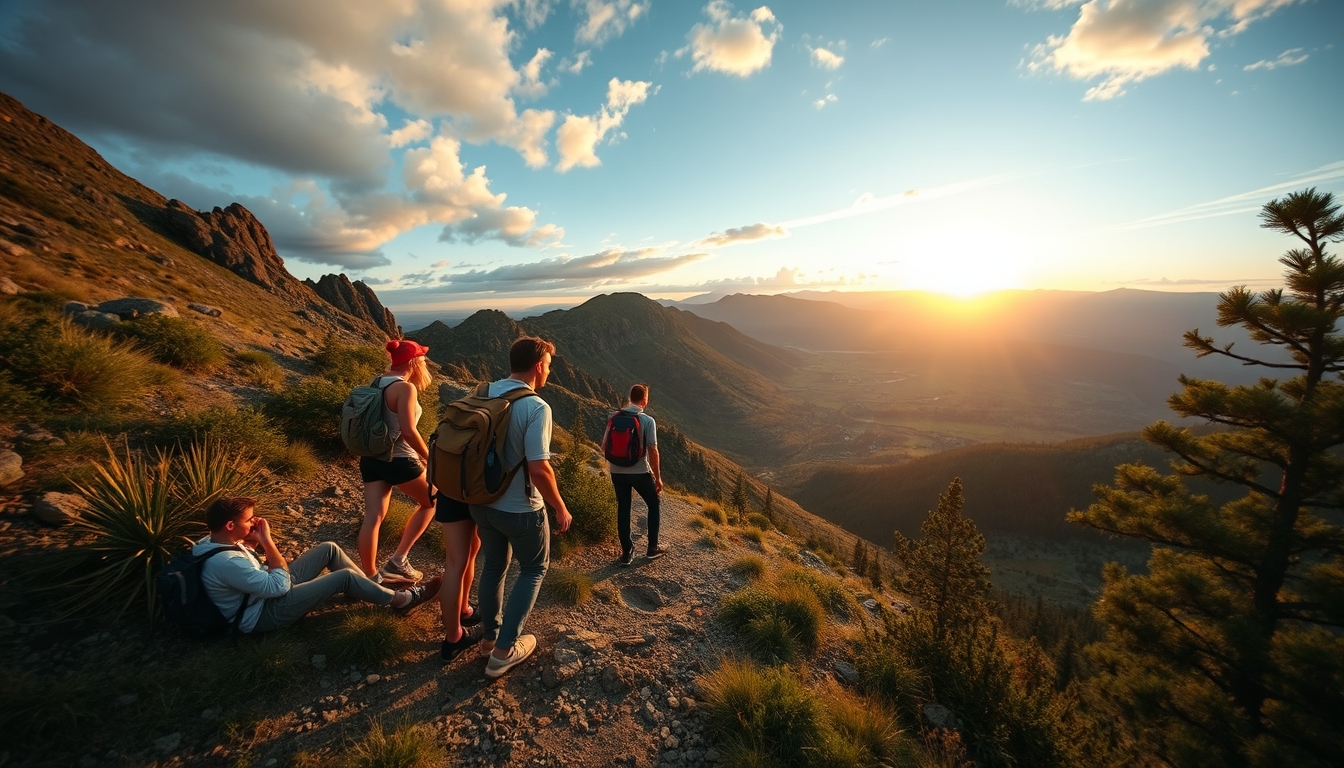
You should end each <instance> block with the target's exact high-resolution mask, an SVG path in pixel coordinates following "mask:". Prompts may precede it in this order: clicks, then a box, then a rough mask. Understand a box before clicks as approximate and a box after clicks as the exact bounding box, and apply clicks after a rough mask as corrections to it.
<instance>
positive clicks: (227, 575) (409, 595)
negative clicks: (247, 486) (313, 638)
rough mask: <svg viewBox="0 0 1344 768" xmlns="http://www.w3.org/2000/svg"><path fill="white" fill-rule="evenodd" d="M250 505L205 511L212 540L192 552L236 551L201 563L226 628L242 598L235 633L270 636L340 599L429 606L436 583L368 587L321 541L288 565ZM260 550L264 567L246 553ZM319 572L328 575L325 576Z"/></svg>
mask: <svg viewBox="0 0 1344 768" xmlns="http://www.w3.org/2000/svg"><path fill="white" fill-rule="evenodd" d="M256 506H257V501H256V499H249V498H247V497H243V496H238V497H233V498H222V499H219V500H218V501H216V502H215V503H213V504H211V505H210V508H209V509H207V510H206V511H205V525H206V527H207V528H209V529H210V535H209V536H207V537H205V538H203V539H201V540H200V541H198V542H196V544H195V546H193V547H192V552H194V553H195V554H197V555H202V554H205V553H206V552H209V551H210V550H212V549H215V548H217V547H220V546H232V545H239V548H238V550H237V551H229V552H220V553H219V554H217V555H215V556H213V557H211V558H210V559H208V560H206V561H205V565H204V567H203V569H202V571H201V582H202V584H204V585H205V592H206V594H207V595H209V596H210V599H211V601H213V602H214V604H215V607H217V608H219V612H220V613H221V614H223V615H224V617H225V618H227V619H229V621H230V622H231V623H232V622H233V620H234V618H235V616H236V615H237V613H238V611H239V608H240V607H241V606H242V605H243V598H244V597H245V596H246V597H247V598H248V599H247V607H246V609H245V610H243V615H242V617H241V619H240V620H239V621H238V630H239V631H240V632H271V631H273V630H277V629H281V628H283V627H287V626H289V625H291V624H293V623H294V622H296V621H298V620H299V619H301V618H303V616H304V614H306V613H308V612H309V611H311V610H313V609H314V608H317V607H318V606H320V605H322V604H323V603H325V602H327V601H328V600H330V599H331V598H332V597H334V596H335V595H338V594H342V593H344V594H346V595H348V596H350V597H354V598H358V599H360V600H363V601H365V602H369V603H373V604H375V605H390V606H392V609H393V610H395V611H397V612H398V613H401V614H403V615H404V614H408V613H410V612H411V611H413V610H415V609H416V608H417V607H419V606H420V605H423V604H424V603H425V602H427V601H429V600H433V599H434V598H435V597H436V596H437V595H438V593H439V585H440V582H441V577H438V576H435V577H434V578H433V579H430V580H428V581H426V582H425V583H424V584H421V585H420V586H418V587H412V588H410V589H402V590H398V591H396V592H393V591H392V590H390V589H388V588H387V587H384V586H381V585H379V584H376V583H374V582H373V581H372V580H370V579H369V578H368V577H366V576H365V575H364V574H363V573H362V572H361V571H360V570H359V568H358V567H357V566H356V565H355V564H354V562H353V561H351V560H350V558H349V557H347V556H346V554H345V552H343V551H342V550H341V548H340V547H338V546H336V544H335V543H334V542H330V541H324V542H322V543H321V544H318V545H317V546H315V547H313V548H312V549H310V550H308V551H307V552H304V553H303V554H302V555H299V556H298V557H297V558H295V559H294V562H293V563H286V562H285V558H284V556H283V555H281V554H280V550H279V549H278V548H277V547H276V546H275V541H274V540H272V539H271V529H270V526H269V525H268V524H267V522H266V521H265V520H264V519H262V518H260V517H257V516H256ZM256 546H260V547H261V549H262V552H263V553H264V554H265V555H266V567H265V568H263V567H262V565H261V562H260V561H259V560H258V559H257V555H256V553H255V552H253V550H252V548H253V547H256ZM323 571H330V572H329V573H326V574H323V573H322V572H323Z"/></svg>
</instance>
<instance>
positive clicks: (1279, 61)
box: [1242, 48, 1309, 72]
mask: <svg viewBox="0 0 1344 768" xmlns="http://www.w3.org/2000/svg"><path fill="white" fill-rule="evenodd" d="M1308 55H1309V54H1305V53H1303V52H1302V49H1301V48H1290V49H1288V50H1286V51H1284V52H1283V53H1280V54H1279V57H1278V58H1276V59H1272V60H1267V59H1262V60H1260V61H1257V62H1255V63H1254V64H1247V65H1246V66H1244V67H1242V69H1244V70H1246V71H1247V72H1252V71H1254V70H1257V69H1278V68H1279V67H1293V66H1297V65H1298V64H1301V63H1302V62H1304V61H1306V60H1307V56H1308Z"/></svg>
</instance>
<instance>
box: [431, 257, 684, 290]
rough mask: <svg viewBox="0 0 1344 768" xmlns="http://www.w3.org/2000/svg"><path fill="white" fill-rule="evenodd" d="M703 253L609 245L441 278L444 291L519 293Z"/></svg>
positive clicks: (637, 273) (645, 273) (603, 282)
mask: <svg viewBox="0 0 1344 768" xmlns="http://www.w3.org/2000/svg"><path fill="white" fill-rule="evenodd" d="M708 256H709V254H706V253H685V254H677V255H666V254H664V253H663V249H662V248H658V247H652V248H640V249H637V250H633V251H631V250H626V249H623V248H609V249H607V250H604V251H600V252H598V253H594V254H591V255H588V256H578V257H572V256H558V257H556V258H553V259H542V260H541V261H536V262H531V263H527V264H511V265H508V266H503V267H497V268H495V269H491V270H471V271H469V272H464V273H459V274H449V275H444V276H443V277H442V278H440V285H441V286H442V287H441V288H439V289H438V290H440V291H443V292H447V293H478V292H491V293H521V292H532V291H548V290H558V289H565V290H575V289H584V288H609V287H612V286H619V285H622V284H626V283H628V282H629V281H632V280H640V279H644V278H648V277H651V276H653V275H657V274H661V273H663V272H668V271H670V270H673V269H676V268H677V267H681V266H683V265H686V264H692V263H694V262H697V261H700V260H702V259H704V258H707V257H708Z"/></svg>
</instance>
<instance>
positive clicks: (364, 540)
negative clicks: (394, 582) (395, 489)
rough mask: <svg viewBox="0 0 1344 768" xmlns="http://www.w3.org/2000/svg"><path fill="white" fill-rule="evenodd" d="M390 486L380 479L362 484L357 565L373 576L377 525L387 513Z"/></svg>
mask: <svg viewBox="0 0 1344 768" xmlns="http://www.w3.org/2000/svg"><path fill="white" fill-rule="evenodd" d="M391 498H392V486H390V485H388V484H387V483H384V482H383V481H381V480H376V481H374V482H372V483H365V484H364V524H363V525H361V526H360V527H359V567H361V568H363V569H364V575H365V576H368V577H369V578H373V575H374V574H375V573H377V572H378V526H380V525H382V524H383V518H384V517H385V516H386V515H387V502H388V501H389V500H390V499H391Z"/></svg>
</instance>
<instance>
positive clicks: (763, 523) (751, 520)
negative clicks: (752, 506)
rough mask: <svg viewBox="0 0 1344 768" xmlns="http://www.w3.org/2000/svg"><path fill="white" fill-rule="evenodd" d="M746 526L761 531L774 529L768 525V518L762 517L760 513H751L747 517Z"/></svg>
mask: <svg viewBox="0 0 1344 768" xmlns="http://www.w3.org/2000/svg"><path fill="white" fill-rule="evenodd" d="M747 525H750V526H752V527H755V528H760V529H761V530H762V531H768V530H770V529H771V528H773V527H774V526H773V525H771V524H770V518H768V517H766V516H765V515H762V514H761V513H760V512H752V513H751V514H749V515H747Z"/></svg>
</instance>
